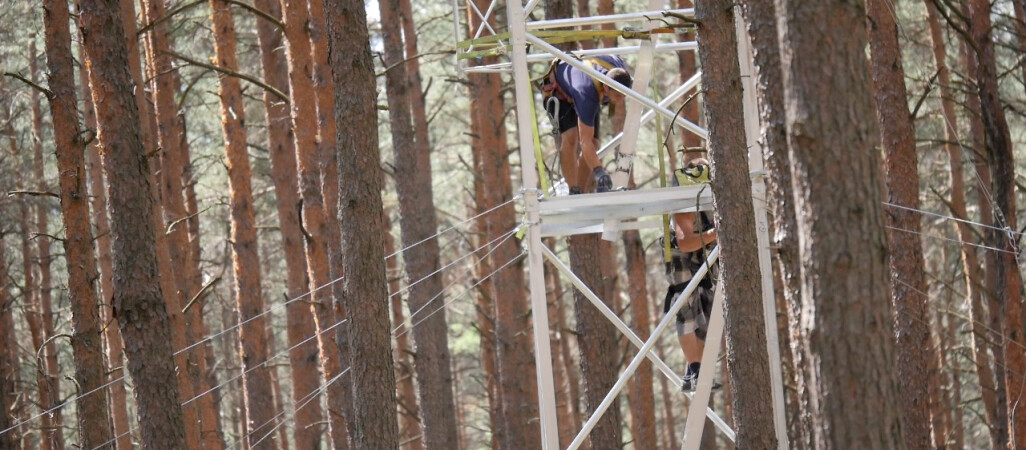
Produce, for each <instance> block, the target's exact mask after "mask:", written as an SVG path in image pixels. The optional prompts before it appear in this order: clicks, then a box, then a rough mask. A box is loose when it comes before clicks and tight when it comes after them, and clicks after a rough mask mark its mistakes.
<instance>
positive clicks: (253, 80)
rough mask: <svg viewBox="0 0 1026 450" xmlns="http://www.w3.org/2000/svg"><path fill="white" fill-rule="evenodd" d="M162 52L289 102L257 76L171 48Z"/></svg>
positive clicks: (284, 96)
mask: <svg viewBox="0 0 1026 450" xmlns="http://www.w3.org/2000/svg"><path fill="white" fill-rule="evenodd" d="M164 53H166V54H167V55H170V56H171V57H173V58H175V59H180V60H182V61H185V62H187V63H189V64H192V65H194V66H199V67H203V68H205V69H210V70H213V71H216V72H219V73H223V74H225V75H228V76H232V77H235V78H240V79H243V80H246V81H248V82H250V83H253V84H255V85H257V86H259V87H261V88H263V89H264V90H266V91H267V92H270V93H272V94H274V95H275V96H277V97H278V98H280V99H281V100H282V101H283V102H285V103H288V102H289V97H288V96H287V95H285V94H284V93H282V92H281V91H279V90H278V89H275V87H274V86H271V85H269V84H267V83H264V82H263V81H261V80H259V79H257V78H254V77H252V76H249V75H246V74H244V73H241V72H237V71H234V70H231V69H227V68H225V67H221V66H218V65H216V64H210V63H205V62H203V61H199V60H196V59H192V58H190V57H188V56H185V55H182V54H180V53H176V52H174V51H171V50H166V51H164Z"/></svg>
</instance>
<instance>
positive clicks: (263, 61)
mask: <svg viewBox="0 0 1026 450" xmlns="http://www.w3.org/2000/svg"><path fill="white" fill-rule="evenodd" d="M255 6H256V7H257V8H259V9H260V10H261V11H263V12H265V13H267V14H268V15H269V16H271V17H273V18H275V19H278V20H281V15H282V14H281V3H280V2H278V1H277V0H259V1H257V2H256V3H255ZM257 39H258V40H259V42H260V66H261V71H262V73H263V78H264V82H265V83H267V84H269V85H270V86H273V87H274V88H276V89H278V90H279V91H280V92H282V93H285V95H288V93H289V82H288V68H287V67H286V62H285V52H284V47H283V45H282V44H284V41H283V35H282V32H281V30H280V29H278V28H277V27H276V26H275V25H274V24H273V23H271V22H270V21H267V20H263V19H257ZM263 101H264V110H265V119H266V120H265V121H266V123H267V148H268V153H269V155H270V160H271V179H272V181H273V182H274V192H275V202H276V205H277V213H278V227H279V229H280V230H281V242H282V249H283V252H284V257H285V289H286V294H285V295H286V297H288V299H289V300H292V299H296V298H299V297H300V296H301V295H304V294H306V292H307V290H308V289H309V288H310V278H309V277H308V275H307V266H306V255H305V253H304V251H303V241H302V236H303V232H302V228H301V227H300V217H299V205H300V201H299V194H298V186H297V181H296V150H295V142H294V141H293V140H292V136H291V130H292V127H291V125H292V123H291V120H290V119H289V106H288V103H287V101H286V100H285V99H282V98H278V97H276V96H275V95H274V94H273V93H271V92H269V91H266V90H265V91H264V92H263ZM286 308H287V309H286V311H285V316H286V321H287V323H288V329H287V330H286V337H287V341H288V345H289V348H291V349H292V350H290V351H289V365H290V366H291V367H290V368H291V371H292V383H291V384H292V399H293V400H292V401H293V404H294V405H299V404H301V402H302V401H303V399H304V398H306V397H307V396H308V395H310V394H311V393H312V392H314V390H316V389H318V388H319V387H320V384H321V382H322V381H323V378H322V376H321V371H320V370H321V369H320V363H319V349H318V346H317V341H310V342H307V343H305V344H302V342H303V341H304V340H306V339H309V338H310V337H311V336H314V334H315V333H316V332H317V327H316V324H315V323H314V315H313V310H312V309H311V308H310V304H309V302H307V301H305V299H302V300H297V301H295V302H293V303H291V304H289V305H288V306H287V307H286ZM294 420H295V430H296V431H295V434H294V435H293V438H294V439H295V444H296V448H297V449H306V448H318V447H319V446H320V442H321V437H322V436H323V434H324V433H323V432H322V431H321V430H322V427H321V424H320V422H322V421H323V420H324V412H323V410H322V409H321V402H319V401H312V402H310V403H309V404H308V405H306V406H305V407H303V408H302V409H298V410H296V414H295V419H294Z"/></svg>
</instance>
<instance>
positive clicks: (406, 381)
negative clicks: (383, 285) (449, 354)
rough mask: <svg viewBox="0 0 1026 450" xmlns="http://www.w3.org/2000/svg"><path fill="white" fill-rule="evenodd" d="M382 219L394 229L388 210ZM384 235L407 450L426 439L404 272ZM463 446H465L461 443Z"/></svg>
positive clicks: (388, 235) (398, 397) (419, 448)
mask: <svg viewBox="0 0 1026 450" xmlns="http://www.w3.org/2000/svg"><path fill="white" fill-rule="evenodd" d="M381 221H382V223H383V224H384V229H385V230H386V231H387V230H391V229H392V221H391V219H390V218H389V216H388V211H382V214H381ZM384 235H385V254H386V255H394V256H386V257H385V270H386V273H387V274H388V292H391V294H390V295H389V299H388V301H389V305H390V306H391V307H392V334H393V335H394V336H395V347H394V348H393V349H392V361H394V362H395V383H396V391H395V394H396V399H395V400H396V403H397V404H398V406H399V409H398V410H397V412H398V414H399V437H400V439H401V442H404V443H406V445H405V446H404V448H406V449H408V450H422V449H423V448H424V439H422V438H421V436H423V435H422V431H421V425H420V419H419V417H420V416H419V415H418V414H417V407H416V404H417V391H416V388H415V386H414V384H413V377H414V374H413V356H415V355H414V353H413V348H412V347H411V346H410V337H409V334H408V332H409V329H407V328H406V317H405V314H404V313H403V297H402V296H401V295H399V289H400V286H399V280H400V277H401V276H402V275H401V272H400V270H399V262H398V261H397V259H398V258H397V256H398V255H396V254H395V253H396V251H395V239H394V238H393V237H392V233H391V232H386V233H384ZM460 448H463V447H462V446H461V447H460Z"/></svg>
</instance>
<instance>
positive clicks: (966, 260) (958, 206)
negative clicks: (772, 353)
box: [924, 0, 1001, 448]
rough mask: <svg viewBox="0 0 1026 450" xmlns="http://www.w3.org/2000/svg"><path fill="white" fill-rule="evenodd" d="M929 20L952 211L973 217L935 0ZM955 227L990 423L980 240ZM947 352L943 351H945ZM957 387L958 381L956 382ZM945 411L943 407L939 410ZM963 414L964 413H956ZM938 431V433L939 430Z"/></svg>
mask: <svg viewBox="0 0 1026 450" xmlns="http://www.w3.org/2000/svg"><path fill="white" fill-rule="evenodd" d="M924 3H925V4H926V11H927V21H928V23H929V27H930V38H931V45H932V47H933V60H934V64H936V66H937V84H938V86H939V88H940V97H941V112H942V117H943V120H944V122H943V124H942V127H943V128H944V150H945V151H946V152H947V154H948V164H949V166H950V171H949V179H948V183H949V185H950V189H949V192H951V197H950V198H949V199H948V207H949V208H950V209H951V212H952V214H954V215H955V216H956V217H959V218H962V219H966V220H968V219H969V216H968V214H967V212H966V201H965V189H966V187H965V182H964V180H963V178H962V170H963V169H962V167H963V166H962V161H963V157H964V156H965V155H964V154H963V151H962V148H961V147H960V146H959V145H958V144H957V142H958V141H959V135H958V117H957V116H956V115H955V97H954V95H955V94H954V92H953V89H952V85H951V73H950V71H949V69H948V64H947V49H946V48H945V42H944V34H943V31H942V30H941V25H940V18H939V17H938V16H939V14H938V12H937V7H936V5H935V4H934V3H933V1H932V0H925V1H924ZM954 225H955V228H956V230H957V231H958V236H959V239H960V240H961V242H962V244H961V246H960V247H961V252H960V255H961V260H962V261H961V262H962V274H963V277H964V278H965V301H966V306H967V307H968V308H967V310H968V313H969V327H970V330H972V333H970V334H969V347H970V349H971V351H972V359H973V363H974V364H973V365H974V367H975V369H976V376H977V379H978V380H979V384H980V396H981V398H982V399H983V409H984V415H985V417H986V419H987V422H988V423H990V424H995V423H999V422H1000V420H999V419H998V412H997V411H998V408H997V399H996V395H995V385H994V370H993V368H992V366H991V361H990V357H989V355H988V353H987V347H986V344H985V341H986V339H987V337H986V336H987V331H986V329H985V328H986V318H985V314H984V308H983V296H982V294H981V292H980V291H981V289H980V288H979V284H978V283H980V282H982V281H983V273H982V271H981V267H980V260H979V256H978V254H977V252H976V247H974V246H973V244H974V243H975V242H976V241H977V239H976V238H975V236H974V234H973V230H972V229H971V228H970V227H969V225H968V224H967V223H965V222H961V221H956V222H955V224H954ZM942 356H943V355H942ZM954 385H955V386H956V387H957V386H958V383H954ZM935 411H937V412H941V411H943V410H935ZM956 416H961V414H956ZM988 430H989V431H990V433H989V435H990V439H991V447H993V448H997V447H999V446H1000V444H998V442H1000V440H1001V438H1000V437H999V435H998V434H997V433H996V431H997V428H994V427H988ZM935 434H936V433H935Z"/></svg>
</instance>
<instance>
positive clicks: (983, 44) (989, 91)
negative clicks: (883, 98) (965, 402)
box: [969, 0, 1026, 448]
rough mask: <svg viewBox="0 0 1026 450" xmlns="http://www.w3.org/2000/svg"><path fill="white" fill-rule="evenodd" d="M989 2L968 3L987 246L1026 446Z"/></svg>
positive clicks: (1006, 155)
mask: <svg viewBox="0 0 1026 450" xmlns="http://www.w3.org/2000/svg"><path fill="white" fill-rule="evenodd" d="M990 12H991V11H990V3H989V2H988V1H986V0H982V1H981V0H972V1H970V2H969V15H970V19H971V24H970V32H971V33H972V36H973V47H974V50H975V51H976V60H977V77H976V84H977V86H976V87H977V89H978V90H979V96H980V112H981V113H982V114H981V116H982V118H983V128H984V138H985V139H984V143H985V147H986V155H987V160H988V162H990V167H991V171H992V172H991V174H992V176H993V180H992V186H991V192H992V193H993V194H992V195H993V203H994V205H995V207H996V208H995V209H994V219H995V220H994V222H992V223H993V226H995V227H997V228H998V229H991V230H988V231H987V243H988V244H989V246H990V247H993V248H998V249H1001V251H1000V252H996V251H991V252H988V258H994V259H995V263H994V266H995V267H996V269H997V273H996V278H997V284H996V285H995V291H994V295H995V296H996V297H997V298H998V299H999V302H1000V305H1001V314H1002V320H1003V329H1002V330H1003V332H1004V334H1005V341H1004V348H1003V352H1004V358H1005V360H1004V364H1005V366H1004V369H1005V373H1004V378H1005V389H1006V390H1007V393H1006V395H1007V405H1008V430H1009V431H1008V435H1009V440H1010V442H1009V443H1010V444H1011V445H1012V446H1013V448H1018V447H1023V446H1026V402H1022V401H1020V400H1021V399H1020V397H1021V396H1022V395H1023V393H1024V389H1026V388H1024V386H1023V383H1022V381H1021V378H1022V374H1023V373H1026V337H1024V330H1023V329H1022V323H1023V319H1022V303H1021V302H1022V298H1021V292H1020V290H1021V285H1022V275H1021V273H1020V272H1019V270H1020V269H1019V265H1018V261H1017V260H1016V256H1017V254H1018V251H1019V249H1018V244H1017V240H1016V239H1014V238H1012V237H1010V236H1009V235H1008V234H1007V230H1011V232H1015V231H1016V230H1017V224H1018V222H1017V220H1016V208H1015V159H1014V157H1013V154H1012V139H1011V135H1010V133H1009V130H1008V122H1007V120H1006V119H1005V112H1004V109H1003V105H1002V104H1001V98H1000V94H999V92H998V74H997V67H996V62H995V56H994V42H993V41H991V21H990Z"/></svg>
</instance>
